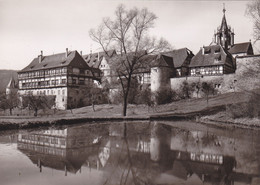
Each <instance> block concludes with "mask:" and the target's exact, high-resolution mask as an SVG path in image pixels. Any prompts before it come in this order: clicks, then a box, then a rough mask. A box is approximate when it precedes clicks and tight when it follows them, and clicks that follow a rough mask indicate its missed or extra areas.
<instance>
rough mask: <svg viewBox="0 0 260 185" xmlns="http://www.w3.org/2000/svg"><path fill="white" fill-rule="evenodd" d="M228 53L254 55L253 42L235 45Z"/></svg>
mask: <svg viewBox="0 0 260 185" xmlns="http://www.w3.org/2000/svg"><path fill="white" fill-rule="evenodd" d="M228 51H229V53H231V54H238V53H247V54H251V55H253V48H252V45H251V42H244V43H238V44H234V46H232V47H231V48H230V49H229V50H228Z"/></svg>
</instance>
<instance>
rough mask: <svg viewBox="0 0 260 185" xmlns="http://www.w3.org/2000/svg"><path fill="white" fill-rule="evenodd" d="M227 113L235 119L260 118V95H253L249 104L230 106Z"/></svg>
mask: <svg viewBox="0 0 260 185" xmlns="http://www.w3.org/2000/svg"><path fill="white" fill-rule="evenodd" d="M226 111H227V113H228V115H229V116H230V117H231V118H233V119H235V118H243V117H249V118H253V117H260V95H259V94H252V95H251V96H250V98H249V101H248V102H246V103H239V104H233V105H229V106H227V109H226Z"/></svg>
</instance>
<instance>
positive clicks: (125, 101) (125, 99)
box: [123, 93, 128, 116]
mask: <svg viewBox="0 0 260 185" xmlns="http://www.w3.org/2000/svg"><path fill="white" fill-rule="evenodd" d="M127 94H128V93H127ZM127 94H125V96H124V107H123V116H126V111H127Z"/></svg>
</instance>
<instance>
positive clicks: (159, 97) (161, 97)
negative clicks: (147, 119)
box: [155, 87, 176, 105]
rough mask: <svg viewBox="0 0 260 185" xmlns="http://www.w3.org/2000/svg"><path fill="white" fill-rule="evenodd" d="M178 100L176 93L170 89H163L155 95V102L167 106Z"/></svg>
mask: <svg viewBox="0 0 260 185" xmlns="http://www.w3.org/2000/svg"><path fill="white" fill-rule="evenodd" d="M175 98H176V92H175V91H173V90H172V89H171V88H170V87H164V88H161V89H160V90H159V91H158V92H156V93H155V102H156V104H158V105H160V104H166V103H171V102H172V101H173V100H175Z"/></svg>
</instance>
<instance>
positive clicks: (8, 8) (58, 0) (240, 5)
mask: <svg viewBox="0 0 260 185" xmlns="http://www.w3.org/2000/svg"><path fill="white" fill-rule="evenodd" d="M120 3H122V4H124V5H125V6H126V7H127V8H131V7H134V6H136V7H139V8H142V7H147V8H148V10H150V11H152V12H154V13H155V14H156V15H157V17H158V19H157V20H156V24H155V28H153V30H152V32H151V35H155V36H158V37H164V38H165V39H166V40H168V41H169V42H170V43H171V44H172V45H173V46H174V48H176V49H178V48H183V47H187V48H188V49H190V50H192V51H193V53H194V54H196V53H197V52H198V50H199V48H200V47H201V46H203V45H209V44H210V42H211V41H212V37H213V34H214V30H215V29H216V28H217V27H218V26H219V25H220V23H221V19H222V16H223V12H222V9H223V3H225V7H226V10H227V11H226V18H227V23H228V25H230V26H231V27H232V28H234V31H235V43H239V42H247V41H249V40H250V39H252V41H253V36H252V22H251V20H250V19H249V18H248V17H246V16H245V9H246V4H247V3H248V2H247V1H171V0H168V1H162V0H157V1H156V0H155V1H148V0H139V1H133V0H117V1H112V0H106V1H105V0H103V1H96V0H0V69H16V70H21V69H22V68H24V67H25V66H26V65H28V64H29V63H30V62H31V61H32V60H33V58H35V57H37V56H38V55H39V54H40V51H41V50H43V54H44V55H52V54H55V53H62V52H65V49H66V48H69V50H77V51H83V54H87V53H89V52H90V49H91V48H92V51H93V52H97V51H99V47H98V46H97V44H96V43H94V42H93V41H92V40H91V39H90V38H89V35H88V31H89V30H90V29H91V28H95V27H97V26H98V25H99V24H100V23H101V21H102V18H103V17H113V15H114V11H115V9H116V7H117V6H118V5H119V4H120Z"/></svg>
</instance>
